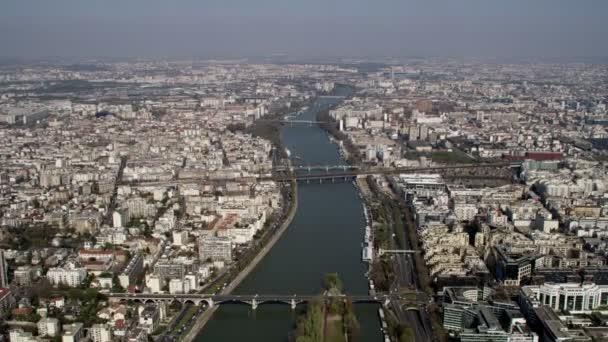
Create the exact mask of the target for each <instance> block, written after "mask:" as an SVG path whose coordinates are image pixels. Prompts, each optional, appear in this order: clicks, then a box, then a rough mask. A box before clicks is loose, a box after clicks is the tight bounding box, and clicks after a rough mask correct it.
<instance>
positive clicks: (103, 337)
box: [89, 324, 112, 342]
mask: <svg viewBox="0 0 608 342" xmlns="http://www.w3.org/2000/svg"><path fill="white" fill-rule="evenodd" d="M89 336H90V337H91V340H92V341H93V342H111V341H112V326H110V325H109V324H93V326H91V328H90V329H89Z"/></svg>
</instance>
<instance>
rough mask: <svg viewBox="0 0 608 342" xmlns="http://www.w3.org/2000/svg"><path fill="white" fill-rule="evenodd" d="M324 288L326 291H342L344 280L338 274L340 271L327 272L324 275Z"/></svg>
mask: <svg viewBox="0 0 608 342" xmlns="http://www.w3.org/2000/svg"><path fill="white" fill-rule="evenodd" d="M323 288H324V289H325V290H326V291H332V290H336V291H338V292H341V291H342V280H340V277H339V276H338V273H327V274H326V275H325V276H324V277H323Z"/></svg>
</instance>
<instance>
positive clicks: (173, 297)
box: [108, 292, 426, 310]
mask: <svg viewBox="0 0 608 342" xmlns="http://www.w3.org/2000/svg"><path fill="white" fill-rule="evenodd" d="M108 298H109V299H110V300H111V301H114V302H117V301H118V302H120V301H127V300H132V301H139V302H142V303H159V302H165V303H172V302H174V301H177V302H180V303H188V302H190V303H193V304H195V305H201V304H203V303H204V304H206V305H208V306H209V307H213V306H215V305H221V304H235V303H240V304H246V305H250V306H251V308H252V309H253V310H255V309H257V307H258V306H259V305H262V304H286V305H289V306H291V308H292V309H295V308H296V306H298V305H299V304H304V303H307V302H309V301H312V300H315V299H324V300H329V299H336V298H338V299H343V300H344V301H346V300H350V301H351V302H352V303H353V304H364V303H380V304H388V303H390V302H391V301H400V302H402V303H408V304H411V308H412V309H414V310H417V308H418V306H419V305H424V304H426V298H425V295H424V294H423V293H421V292H417V293H415V292H411V293H404V294H377V295H352V296H350V295H329V294H325V295H298V294H294V295H264V294H262V295H258V294H255V295H210V294H202V293H191V294H152V293H110V294H109V295H108Z"/></svg>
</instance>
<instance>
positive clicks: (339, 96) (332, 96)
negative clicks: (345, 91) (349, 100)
mask: <svg viewBox="0 0 608 342" xmlns="http://www.w3.org/2000/svg"><path fill="white" fill-rule="evenodd" d="M318 98H320V99H345V98H346V96H341V95H321V96H318Z"/></svg>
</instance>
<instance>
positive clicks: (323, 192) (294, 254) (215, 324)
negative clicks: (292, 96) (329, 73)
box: [195, 88, 382, 342]
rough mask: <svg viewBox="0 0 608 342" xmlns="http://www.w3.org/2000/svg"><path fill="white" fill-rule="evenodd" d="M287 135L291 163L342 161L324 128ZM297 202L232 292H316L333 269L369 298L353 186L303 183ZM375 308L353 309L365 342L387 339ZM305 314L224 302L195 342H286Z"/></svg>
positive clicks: (295, 129) (321, 103)
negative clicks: (280, 231)
mask: <svg viewBox="0 0 608 342" xmlns="http://www.w3.org/2000/svg"><path fill="white" fill-rule="evenodd" d="M338 90H339V91H342V92H343V93H344V94H347V93H348V92H349V91H350V90H349V89H347V88H342V89H338ZM340 101H342V100H341V99H339V98H331V99H328V98H319V99H317V101H316V102H315V103H314V104H313V105H312V106H310V109H309V110H307V111H305V112H303V113H302V114H300V116H299V117H298V119H302V120H315V119H316V115H317V112H318V111H320V110H323V109H324V108H327V107H328V106H331V105H332V104H336V103H338V102H340ZM282 133H283V142H284V144H285V146H286V147H287V148H288V149H289V150H290V151H291V158H292V162H293V164H294V165H298V164H299V165H342V164H344V161H343V160H342V158H341V157H340V154H339V153H338V147H337V146H336V145H335V144H334V143H332V142H331V141H330V140H329V137H328V135H327V134H326V132H325V131H324V130H323V129H321V128H320V127H317V126H316V125H312V126H311V125H303V124H298V125H293V126H290V125H289V124H287V125H285V126H284V128H283V131H282ZM296 157H297V158H296ZM298 202H299V203H298V204H299V205H298V211H297V214H296V216H295V218H294V219H293V221H292V223H291V225H290V226H289V228H288V230H287V231H286V232H285V233H284V235H283V236H282V237H281V239H280V240H279V241H278V242H277V243H276V245H275V246H274V247H273V248H272V250H271V251H270V252H269V253H268V255H267V256H266V257H265V258H264V259H263V260H262V261H261V262H260V263H259V264H258V266H257V267H256V268H255V270H254V271H253V272H252V273H251V274H250V275H249V276H248V277H247V278H246V279H245V280H244V281H243V282H242V283H241V285H240V286H239V287H238V288H236V289H235V291H234V292H233V294H283V295H293V294H319V293H320V292H321V281H322V278H323V275H324V274H326V273H329V272H337V273H338V274H339V275H340V278H341V279H342V281H343V282H344V288H345V292H346V293H348V294H367V293H368V281H367V279H366V277H365V275H364V273H365V271H366V265H365V264H363V263H362V262H361V243H362V241H363V235H364V229H365V221H364V217H363V211H362V202H361V200H360V199H359V197H358V194H357V190H356V189H355V187H354V186H353V184H352V183H350V182H347V183H342V182H337V183H335V184H328V183H324V184H318V183H315V184H313V182H311V183H310V184H300V185H299V187H298ZM378 308H379V306H378V305H374V304H356V305H355V309H356V313H357V316H358V319H359V322H360V324H361V336H360V339H359V340H360V341H364V342H368V341H370V342H373V341H382V334H381V332H380V322H379V319H378V312H377V310H378ZM304 309H305V306H304V305H299V306H298V308H297V309H296V310H292V309H291V308H290V306H289V305H284V304H264V305H260V306H258V308H257V309H256V310H255V311H253V310H252V309H251V307H250V306H248V305H244V304H227V305H222V306H220V308H219V309H218V310H217V311H216V313H215V314H214V315H213V318H212V319H211V320H210V321H209V322H208V323H207V325H206V326H205V327H204V328H203V330H202V331H201V332H200V333H199V335H198V336H197V337H196V339H195V341H201V342H202V341H204V342H215V341H234V342H237V341H239V342H241V341H249V342H284V341H287V340H288V335H289V334H290V332H291V331H292V330H293V328H294V324H295V319H296V318H297V314H298V313H301V312H302V311H303V310H304Z"/></svg>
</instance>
